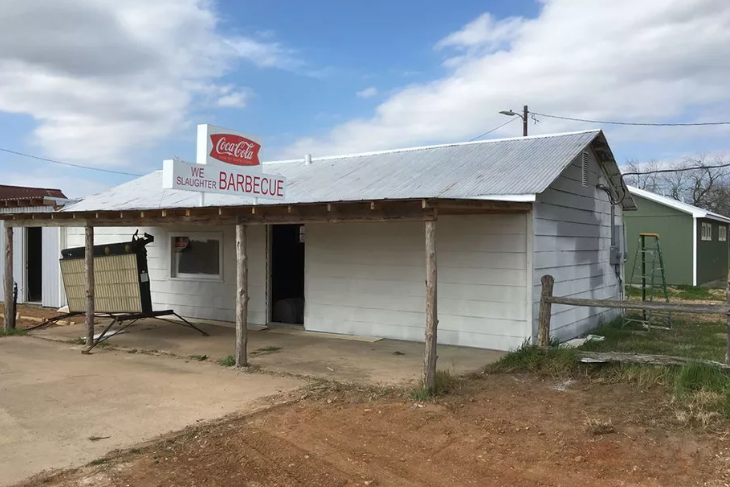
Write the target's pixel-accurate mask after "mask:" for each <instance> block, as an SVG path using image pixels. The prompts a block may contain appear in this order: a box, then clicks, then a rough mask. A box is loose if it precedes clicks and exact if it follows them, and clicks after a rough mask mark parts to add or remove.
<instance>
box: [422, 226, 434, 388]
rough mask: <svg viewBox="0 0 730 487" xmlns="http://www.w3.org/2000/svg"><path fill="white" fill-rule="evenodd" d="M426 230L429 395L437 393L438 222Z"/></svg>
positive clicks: (425, 372) (425, 376)
mask: <svg viewBox="0 0 730 487" xmlns="http://www.w3.org/2000/svg"><path fill="white" fill-rule="evenodd" d="M425 230H426V353H425V357H424V360H423V383H424V385H425V386H426V388H427V389H428V392H429V394H433V393H434V392H436V359H437V358H438V354H437V350H436V342H437V339H436V332H437V329H438V310H437V301H438V296H437V291H436V281H437V276H436V222H435V221H427V222H425Z"/></svg>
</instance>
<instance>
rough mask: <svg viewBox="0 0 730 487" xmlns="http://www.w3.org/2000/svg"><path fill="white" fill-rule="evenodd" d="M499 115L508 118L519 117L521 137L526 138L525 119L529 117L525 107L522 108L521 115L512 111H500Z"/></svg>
mask: <svg viewBox="0 0 730 487" xmlns="http://www.w3.org/2000/svg"><path fill="white" fill-rule="evenodd" d="M499 114H500V115H507V116H508V117H520V118H521V119H522V136H523V137H527V117H529V116H530V111H529V110H528V109H527V105H525V106H523V107H522V115H520V113H519V112H515V111H513V110H502V111H501V112H499ZM505 125H506V124H505Z"/></svg>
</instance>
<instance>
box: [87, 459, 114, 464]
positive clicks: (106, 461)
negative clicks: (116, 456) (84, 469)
mask: <svg viewBox="0 0 730 487" xmlns="http://www.w3.org/2000/svg"><path fill="white" fill-rule="evenodd" d="M109 462H110V460H109V459H108V458H97V459H96V460H92V461H90V462H89V465H105V464H107V463H109Z"/></svg>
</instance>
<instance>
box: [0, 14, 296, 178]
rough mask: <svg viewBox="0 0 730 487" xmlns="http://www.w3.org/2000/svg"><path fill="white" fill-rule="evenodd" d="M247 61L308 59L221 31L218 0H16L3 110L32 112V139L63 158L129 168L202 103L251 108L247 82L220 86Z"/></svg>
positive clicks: (4, 66) (4, 35)
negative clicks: (134, 153) (128, 159)
mask: <svg viewBox="0 0 730 487" xmlns="http://www.w3.org/2000/svg"><path fill="white" fill-rule="evenodd" d="M239 60H247V61H249V62H251V63H253V64H254V65H256V66H260V67H276V68H283V69H292V68H294V67H295V66H298V65H299V64H298V63H299V61H297V59H296V57H295V55H294V53H293V52H291V51H289V50H287V49H286V48H284V47H283V46H281V45H280V44H279V43H276V42H272V41H270V40H265V41H263V40H257V39H253V38H244V37H231V36H224V35H222V34H220V32H219V31H218V18H217V17H216V13H215V12H214V11H213V10H212V2H210V1H209V0H156V1H154V2H149V1H147V0H120V1H116V2H109V1H106V0H54V1H53V2H47V1H44V0H8V1H5V2H3V14H2V15H0V72H2V76H0V110H1V111H5V112H10V113H18V114H26V115H30V116H32V117H33V118H34V119H35V120H36V121H37V122H38V127H37V129H36V130H35V131H34V133H33V135H32V137H31V138H30V141H29V142H30V143H31V144H35V145H37V146H39V148H40V149H42V151H43V152H44V153H45V154H48V155H50V156H52V157H54V158H59V159H64V160H72V161H73V160H76V161H84V162H85V163H93V164H95V165H124V164H125V161H124V156H125V155H126V154H128V153H129V152H130V150H133V149H138V148H141V147H145V146H150V145H153V144H155V143H157V142H159V141H160V140H161V139H163V138H165V137H167V136H169V135H171V134H172V133H174V132H176V131H178V130H180V129H181V128H182V127H184V126H185V124H186V123H187V122H188V115H189V112H190V109H191V106H193V103H196V106H197V105H199V104H200V103H203V104H205V103H207V104H209V105H210V106H216V105H217V106H239V107H240V106H243V105H244V104H245V101H246V98H247V93H248V92H247V91H246V90H245V89H240V88H239V89H236V90H229V91H228V92H226V93H222V94H221V93H218V94H217V95H216V93H215V92H216V90H217V89H218V88H219V87H218V85H217V82H218V80H219V79H220V77H221V76H223V75H224V74H226V73H227V72H229V71H230V70H231V69H232V68H233V66H234V64H235V63H236V62H237V61H239ZM219 91H220V90H219Z"/></svg>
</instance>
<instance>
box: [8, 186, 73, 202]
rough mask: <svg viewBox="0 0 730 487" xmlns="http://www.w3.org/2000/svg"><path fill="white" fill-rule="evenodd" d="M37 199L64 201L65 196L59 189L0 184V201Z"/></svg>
mask: <svg viewBox="0 0 730 487" xmlns="http://www.w3.org/2000/svg"><path fill="white" fill-rule="evenodd" d="M37 198H61V199H66V195H64V194H63V191H61V190H60V189H53V188H31V187H28V186H9V185H7V184H0V201H4V200H25V199H37Z"/></svg>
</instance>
